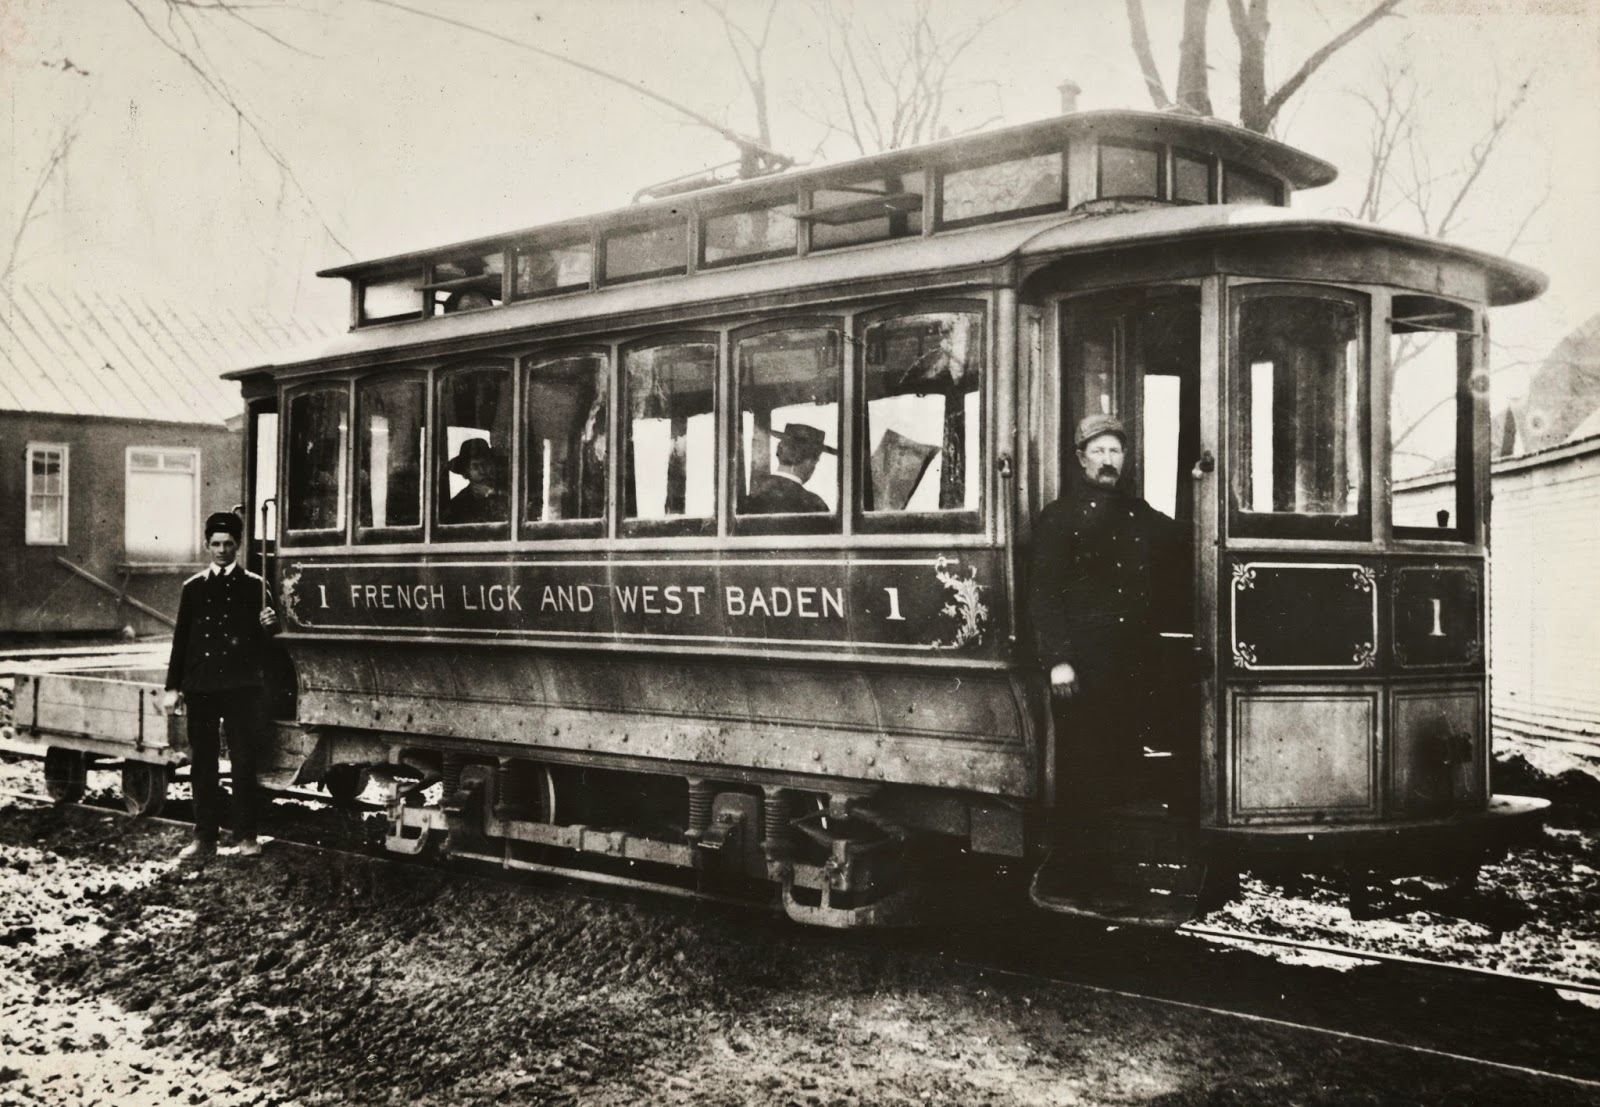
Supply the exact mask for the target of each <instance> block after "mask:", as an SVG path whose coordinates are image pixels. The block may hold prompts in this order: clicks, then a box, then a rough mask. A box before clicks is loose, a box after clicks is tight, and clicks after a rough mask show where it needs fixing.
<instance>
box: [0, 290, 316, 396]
mask: <svg viewBox="0 0 1600 1107" xmlns="http://www.w3.org/2000/svg"><path fill="white" fill-rule="evenodd" d="M330 333H331V329H330V328H327V327H324V326H321V325H319V324H318V323H317V322H316V321H315V320H306V319H302V318H298V317H293V316H290V317H280V316H274V315H270V314H268V313H266V312H262V311H247V312H243V313H241V312H238V311H232V310H228V311H223V312H216V313H209V314H203V313H201V312H198V311H194V310H191V309H185V308H179V307H176V306H174V305H172V304H166V303H159V302H153V301H151V300H149V299H148V298H146V297H144V296H141V295H138V294H136V293H119V294H116V295H114V296H110V297H107V296H105V295H102V294H99V293H92V292H91V293H79V292H68V293H61V292H57V291H55V290H52V289H43V288H38V289H36V288H28V287H23V286H15V287H13V288H12V289H11V290H9V291H0V411H26V412H37V413H40V414H51V415H95V416H102V417H107V418H114V419H149V420H153V421H157V422H166V423H208V424H220V423H224V422H226V421H227V420H228V419H229V418H231V417H233V416H236V415H238V414H239V412H240V411H241V409H242V403H241V401H240V399H239V386H238V385H237V384H234V383H232V382H231V381H225V380H222V379H221V378H220V374H222V373H225V372H227V371H228V370H230V369H237V368H240V367H242V366H246V365H251V364H257V363H259V362H261V361H263V360H265V359H267V358H269V357H271V356H272V355H274V354H276V353H277V352H279V351H281V350H283V349H285V348H286V347H291V346H296V345H299V344H302V343H304V342H307V341H309V340H314V339H317V338H321V337H326V336H328V335H329V334H330Z"/></svg>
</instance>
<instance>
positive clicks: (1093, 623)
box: [1029, 474, 1188, 693]
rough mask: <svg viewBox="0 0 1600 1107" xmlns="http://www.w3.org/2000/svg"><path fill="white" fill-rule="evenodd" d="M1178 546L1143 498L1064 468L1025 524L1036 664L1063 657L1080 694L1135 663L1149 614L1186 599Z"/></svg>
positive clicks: (1143, 651)
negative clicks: (1051, 493)
mask: <svg viewBox="0 0 1600 1107" xmlns="http://www.w3.org/2000/svg"><path fill="white" fill-rule="evenodd" d="M1185 545H1186V544H1185V543H1184V542H1183V540H1182V537H1181V535H1180V533H1179V528H1178V525H1177V524H1176V523H1174V522H1173V521H1172V520H1171V519H1169V518H1168V517H1167V516H1165V515H1163V514H1161V512H1159V511H1157V510H1156V509H1155V508H1153V507H1151V506H1150V505H1149V504H1147V503H1146V502H1145V501H1144V500H1142V499H1140V498H1139V497H1137V496H1133V495H1130V494H1128V493H1126V492H1123V491H1121V490H1119V489H1116V488H1106V487H1104V486H1103V485H1098V484H1095V483H1094V482H1092V481H1090V480H1088V479H1087V478H1086V477H1084V476H1082V475H1081V474H1074V479H1073V481H1072V485H1071V486H1070V487H1069V488H1068V489H1067V491H1066V493H1065V494H1064V495H1063V496H1062V497H1061V498H1060V499H1059V500H1056V501H1055V502H1054V503H1052V504H1050V505H1049V506H1047V507H1046V508H1045V509H1044V510H1043V511H1041V512H1040V513H1039V518H1038V520H1037V521H1036V522H1035V524H1034V530H1033V561H1032V572H1031V576H1030V595H1029V614H1030V616H1031V619H1032V623H1033V637H1034V644H1035V647H1036V649H1037V651H1038V657H1039V661H1040V663H1041V664H1042V665H1043V666H1044V667H1045V668H1046V669H1049V668H1051V667H1053V666H1055V665H1057V664H1059V663H1061V662H1063V661H1065V662H1068V663H1069V664H1071V665H1072V667H1073V668H1074V669H1075V670H1077V672H1078V675H1079V680H1080V682H1081V684H1082V685H1083V690H1084V691H1085V692H1086V693H1093V692H1095V691H1096V688H1095V685H1097V684H1099V685H1104V684H1105V683H1106V682H1107V681H1110V682H1112V683H1113V684H1114V683H1115V682H1116V680H1117V678H1118V676H1119V675H1123V674H1126V673H1128V672H1130V671H1132V670H1134V669H1136V668H1137V667H1138V666H1139V665H1140V664H1142V663H1143V661H1144V660H1145V657H1146V656H1147V654H1148V648H1149V645H1150V643H1151V641H1152V640H1153V638H1154V637H1155V635H1156V632H1157V630H1158V629H1159V623H1160V622H1161V619H1160V618H1159V616H1160V615H1162V614H1168V615H1170V614H1172V613H1173V611H1174V610H1182V608H1184V607H1187V605H1188V597H1187V589H1186V587H1185V584H1184V581H1185V578H1186V574H1185V572H1184V570H1185V561H1186V551H1185ZM1173 605H1178V606H1177V607H1176V608H1174V606H1173Z"/></svg>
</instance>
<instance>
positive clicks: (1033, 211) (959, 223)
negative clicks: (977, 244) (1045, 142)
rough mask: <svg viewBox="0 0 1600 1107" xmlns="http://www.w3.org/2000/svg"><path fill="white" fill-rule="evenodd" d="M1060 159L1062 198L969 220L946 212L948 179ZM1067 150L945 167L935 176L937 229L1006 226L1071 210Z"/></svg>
mask: <svg viewBox="0 0 1600 1107" xmlns="http://www.w3.org/2000/svg"><path fill="white" fill-rule="evenodd" d="M1046 157H1054V158H1056V161H1057V165H1058V168H1059V170H1060V175H1061V198H1060V199H1058V200H1056V201H1054V202H1053V203H1049V204H1033V205H1031V206H1029V207H1025V208H1007V209H1006V210H1004V211H995V212H989V213H988V214H986V215H971V216H967V217H966V218H965V219H947V218H945V210H944V189H945V178H946V177H947V176H948V175H949V174H951V173H965V172H969V171H973V170H978V169H989V168H991V167H993V166H996V165H1004V164H1006V163H1007V162H1013V161H1016V162H1020V161H1033V160H1035V159H1037V158H1046ZM1069 160H1070V159H1069V158H1068V157H1067V151H1066V150H1065V148H1063V149H1060V150H1043V151H1034V152H1032V153H1029V152H1027V151H1016V152H1013V153H1010V154H1005V155H999V156H995V157H990V158H985V159H984V160H982V161H973V162H966V163H963V164H960V165H941V166H938V167H937V168H936V169H935V171H934V173H933V176H934V179H935V182H936V183H935V185H934V196H933V211H934V216H933V229H934V232H935V233H937V232H939V231H951V230H961V229H962V228H964V227H981V226H983V225H984V224H986V223H1004V222H1008V221H1010V220H1012V219H1026V218H1028V217H1029V216H1031V215H1044V214H1046V213H1048V212H1053V211H1061V212H1064V211H1066V210H1067V198H1068V196H1069V195H1070V192H1069V184H1068V181H1067V172H1068V168H1067V165H1068V161H1069Z"/></svg>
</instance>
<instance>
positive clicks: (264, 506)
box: [256, 496, 278, 607]
mask: <svg viewBox="0 0 1600 1107" xmlns="http://www.w3.org/2000/svg"><path fill="white" fill-rule="evenodd" d="M269 508H270V509H271V510H272V511H273V512H274V513H276V512H277V510H278V497H276V496H268V497H267V498H266V499H264V500H262V501H261V529H260V530H259V531H257V532H256V534H257V537H258V540H259V541H260V542H261V606H262V607H271V606H272V604H271V602H270V601H271V598H272V597H271V593H270V588H271V585H270V584H268V581H270V580H271V579H272V573H271V571H270V570H269V569H268V568H267V558H269V557H271V556H273V555H274V554H275V553H276V551H273V552H272V553H269V552H268V551H267V511H268V509H269Z"/></svg>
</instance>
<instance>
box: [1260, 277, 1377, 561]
mask: <svg viewBox="0 0 1600 1107" xmlns="http://www.w3.org/2000/svg"><path fill="white" fill-rule="evenodd" d="M1365 318H1366V310H1365V299H1364V298H1363V297H1358V296H1356V295H1355V294H1353V293H1340V292H1337V291H1335V290H1332V289H1329V290H1326V291H1325V292H1322V293H1306V292H1301V291H1284V290H1282V288H1281V286H1279V287H1278V288H1276V289H1274V288H1273V287H1272V286H1256V287H1252V288H1247V289H1245V290H1243V291H1242V292H1241V293H1240V294H1239V300H1238V307H1237V315H1236V327H1237V335H1236V339H1235V341H1236V342H1237V347H1236V350H1237V353H1236V356H1235V361H1234V381H1233V403H1232V408H1233V411H1234V419H1233V427H1232V446H1233V458H1234V460H1233V465H1232V473H1233V481H1232V487H1233V506H1234V520H1233V529H1234V530H1235V532H1236V533H1240V534H1256V535H1284V536H1290V537H1302V536H1309V537H1314V536H1317V535H1319V534H1320V535H1325V536H1339V537H1367V536H1368V535H1369V534H1370V530H1371V528H1370V525H1369V523H1368V518H1369V516H1368V501H1367V479H1366V463H1365V458H1366V456H1367V406H1366V402H1365V397H1366V394H1367V391H1366V359H1365V356H1364V347H1365V343H1364V337H1363V336H1364V326H1363V324H1364V320H1365ZM1296 517H1298V518H1296Z"/></svg>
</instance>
